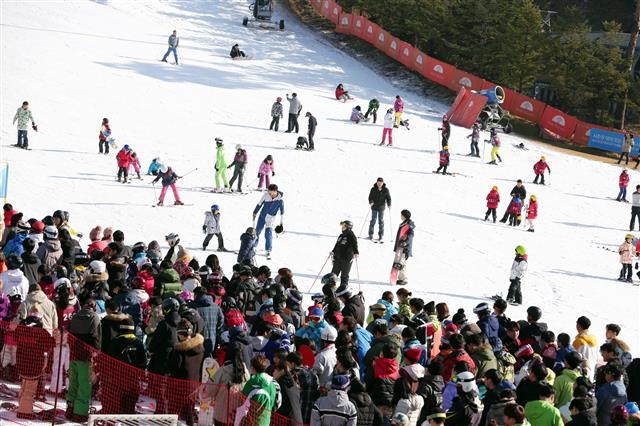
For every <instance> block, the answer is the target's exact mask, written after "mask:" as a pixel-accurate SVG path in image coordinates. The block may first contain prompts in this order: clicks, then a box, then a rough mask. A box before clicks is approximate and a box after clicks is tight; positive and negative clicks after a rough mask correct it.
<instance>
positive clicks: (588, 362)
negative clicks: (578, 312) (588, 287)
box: [572, 316, 600, 377]
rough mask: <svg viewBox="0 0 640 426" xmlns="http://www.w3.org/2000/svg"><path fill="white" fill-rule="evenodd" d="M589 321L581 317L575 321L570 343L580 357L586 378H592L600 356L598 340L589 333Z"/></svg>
mask: <svg viewBox="0 0 640 426" xmlns="http://www.w3.org/2000/svg"><path fill="white" fill-rule="evenodd" d="M589 327H591V320H590V319H589V318H587V317H585V316H581V317H580V318H578V319H577V320H576V331H577V332H578V334H577V335H576V338H575V340H574V341H573V343H572V346H573V349H575V350H576V352H578V353H579V354H580V355H582V359H583V362H582V366H583V367H584V368H585V369H586V370H587V374H586V377H593V374H594V373H595V371H596V363H597V362H598V356H599V355H600V351H599V349H598V348H599V346H598V339H597V338H596V336H595V335H594V334H592V333H590V332H589Z"/></svg>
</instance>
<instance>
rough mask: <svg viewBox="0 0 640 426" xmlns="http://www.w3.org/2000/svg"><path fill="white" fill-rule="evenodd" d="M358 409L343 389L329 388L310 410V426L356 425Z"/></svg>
mask: <svg viewBox="0 0 640 426" xmlns="http://www.w3.org/2000/svg"><path fill="white" fill-rule="evenodd" d="M357 420H358V411H357V410H356V406H355V405H353V402H351V401H349V397H348V396H347V393H346V392H345V391H340V390H334V389H332V390H330V391H329V393H328V394H327V396H323V397H321V398H318V400H317V401H316V403H315V405H314V406H313V410H312V411H311V426H356V423H357Z"/></svg>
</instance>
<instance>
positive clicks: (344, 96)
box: [336, 83, 353, 102]
mask: <svg viewBox="0 0 640 426" xmlns="http://www.w3.org/2000/svg"><path fill="white" fill-rule="evenodd" d="M336 99H337V100H339V101H342V102H347V101H348V100H350V99H353V98H352V97H351V96H350V95H349V91H347V90H345V89H344V86H343V85H342V83H340V84H338V86H337V87H336Z"/></svg>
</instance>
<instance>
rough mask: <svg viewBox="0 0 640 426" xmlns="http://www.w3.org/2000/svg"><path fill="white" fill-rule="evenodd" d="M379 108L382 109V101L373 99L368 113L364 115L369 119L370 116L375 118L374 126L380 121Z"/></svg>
mask: <svg viewBox="0 0 640 426" xmlns="http://www.w3.org/2000/svg"><path fill="white" fill-rule="evenodd" d="M378 108H380V101H378V100H377V99H376V98H373V99H371V100H370V101H369V106H368V107H367V112H365V113H364V118H369V114H371V115H372V116H373V124H375V123H376V121H377V120H378Z"/></svg>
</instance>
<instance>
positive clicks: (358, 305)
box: [342, 293, 365, 327]
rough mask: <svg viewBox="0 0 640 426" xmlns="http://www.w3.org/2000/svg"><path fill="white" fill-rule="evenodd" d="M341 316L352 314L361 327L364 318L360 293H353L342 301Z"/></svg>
mask: <svg viewBox="0 0 640 426" xmlns="http://www.w3.org/2000/svg"><path fill="white" fill-rule="evenodd" d="M342 315H343V316H345V317H346V316H352V317H353V318H355V320H356V322H357V323H358V324H360V326H361V327H362V326H363V325H364V319H365V307H364V298H363V296H362V293H358V294H354V295H353V296H351V297H350V298H348V299H347V300H346V301H345V302H344V308H342Z"/></svg>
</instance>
